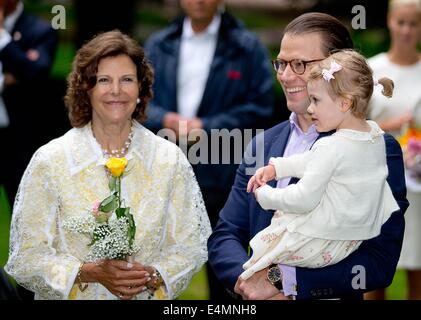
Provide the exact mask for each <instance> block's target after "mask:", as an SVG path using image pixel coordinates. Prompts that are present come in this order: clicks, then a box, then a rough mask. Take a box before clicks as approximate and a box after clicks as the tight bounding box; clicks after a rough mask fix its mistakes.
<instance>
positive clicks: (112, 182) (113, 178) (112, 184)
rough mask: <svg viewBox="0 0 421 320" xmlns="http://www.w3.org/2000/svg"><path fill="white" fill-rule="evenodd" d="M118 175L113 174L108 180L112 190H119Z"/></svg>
mask: <svg viewBox="0 0 421 320" xmlns="http://www.w3.org/2000/svg"><path fill="white" fill-rule="evenodd" d="M116 180H117V178H116V177H113V176H111V177H110V180H109V181H108V187H109V188H110V190H111V192H114V191H117V190H116V188H115V187H116Z"/></svg>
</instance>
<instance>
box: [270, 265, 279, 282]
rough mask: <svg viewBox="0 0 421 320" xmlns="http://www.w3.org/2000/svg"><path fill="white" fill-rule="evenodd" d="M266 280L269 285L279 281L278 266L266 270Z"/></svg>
mask: <svg viewBox="0 0 421 320" xmlns="http://www.w3.org/2000/svg"><path fill="white" fill-rule="evenodd" d="M267 277H268V280H269V282H271V283H276V282H278V281H280V280H281V270H280V269H279V267H278V266H273V267H271V268H270V269H269V270H268V274H267Z"/></svg>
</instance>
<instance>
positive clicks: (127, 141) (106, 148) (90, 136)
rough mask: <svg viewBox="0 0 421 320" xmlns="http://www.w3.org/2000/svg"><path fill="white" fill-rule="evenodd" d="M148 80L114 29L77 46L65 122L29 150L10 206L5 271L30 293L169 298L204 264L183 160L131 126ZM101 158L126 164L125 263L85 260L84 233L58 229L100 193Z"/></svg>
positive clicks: (196, 195)
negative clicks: (128, 234) (130, 224)
mask: <svg viewBox="0 0 421 320" xmlns="http://www.w3.org/2000/svg"><path fill="white" fill-rule="evenodd" d="M152 79H153V73H152V70H151V67H150V65H149V64H148V63H147V61H146V59H145V56H144V52H143V50H142V48H140V47H139V46H138V45H137V43H136V42H135V41H134V40H132V39H131V38H129V37H128V36H126V35H124V34H122V33H120V32H119V31H112V32H107V33H103V34H100V35H98V36H97V37H95V38H94V39H92V40H91V41H90V42H88V43H87V44H85V45H84V46H83V47H82V48H81V49H80V50H79V51H78V53H77V55H76V58H75V60H74V62H73V70H72V72H71V74H70V76H69V78H68V90H67V95H66V97H65V101H66V106H67V108H68V111H69V118H70V121H71V124H72V126H73V129H71V130H70V131H68V132H67V133H66V134H65V135H64V136H62V137H60V138H58V139H55V140H53V141H51V142H49V143H48V144H46V145H44V146H43V147H41V148H40V149H39V150H38V151H37V152H36V153H35V154H34V156H33V158H32V160H31V162H30V163H29V165H28V168H27V169H26V171H25V174H24V176H23V178H22V181H21V184H20V188H19V193H18V196H17V199H16V202H15V206H14V209H13V221H12V226H11V235H10V255H9V260H8V262H7V265H6V268H5V270H6V271H7V272H8V273H9V274H10V275H11V276H12V277H14V278H15V279H16V281H17V282H18V283H19V284H21V285H22V286H24V287H26V288H28V289H29V290H31V291H34V292H35V299H118V298H119V299H127V300H128V299H160V298H164V299H174V298H176V297H177V296H178V295H179V294H180V293H181V292H182V291H183V290H184V289H185V288H186V287H187V285H188V284H189V281H190V279H191V277H192V275H193V274H194V273H195V272H197V271H198V270H199V269H200V267H201V266H202V265H203V263H204V262H205V261H206V259H207V250H206V241H207V239H208V236H209V234H210V231H211V230H210V224H209V220H208V218H207V214H206V210H205V207H204V205H203V200H202V195H201V193H200V191H199V187H198V185H197V182H196V179H195V176H194V174H193V171H192V169H191V166H190V164H189V162H188V161H187V159H186V157H185V156H184V154H183V153H182V152H181V150H180V149H179V148H178V147H177V146H176V145H174V144H172V143H170V142H168V141H166V140H164V139H162V138H159V137H157V136H155V135H154V134H153V133H151V132H150V131H149V130H147V129H145V128H144V127H143V126H142V125H141V124H140V123H139V121H141V120H143V119H144V114H145V108H146V105H147V103H148V101H149V99H150V98H151V96H152V92H151V85H152ZM110 157H113V158H124V159H127V161H128V164H127V170H126V172H125V173H124V175H122V176H121V184H120V186H121V198H122V199H124V201H123V202H124V204H125V206H126V207H130V208H131V212H132V214H133V221H134V224H135V226H136V233H135V237H134V244H135V245H136V246H137V247H138V248H139V250H137V251H136V252H135V253H134V254H133V256H132V257H131V258H132V259H131V260H130V262H127V261H125V260H118V259H105V260H98V261H92V260H89V259H88V260H86V257H87V256H89V255H90V250H91V249H92V246H90V245H91V244H92V243H91V241H92V237H89V236H87V235H84V234H80V233H75V232H71V231H69V230H68V229H66V228H64V227H63V226H64V225H65V224H66V222H69V221H70V220H71V219H74V218H75V217H83V216H85V215H86V214H89V211H91V212H92V207H93V204H95V203H97V204H98V200H101V199H104V198H107V196H109V194H110V190H109V188H111V187H109V181H110V180H109V175H110V172H109V171H108V170H107V169H106V167H105V166H104V164H105V163H106V161H107V159H108V158H110ZM97 209H98V205H97ZM110 219H112V218H110ZM158 293H159V294H158Z"/></svg>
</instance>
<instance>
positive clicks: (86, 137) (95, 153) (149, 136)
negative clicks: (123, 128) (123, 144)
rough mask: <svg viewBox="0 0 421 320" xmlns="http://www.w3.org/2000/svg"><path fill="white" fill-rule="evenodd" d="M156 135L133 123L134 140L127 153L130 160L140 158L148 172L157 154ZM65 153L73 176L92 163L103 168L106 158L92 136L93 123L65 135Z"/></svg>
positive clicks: (135, 122)
mask: <svg viewBox="0 0 421 320" xmlns="http://www.w3.org/2000/svg"><path fill="white" fill-rule="evenodd" d="M155 137H156V136H155V134H153V133H152V132H151V131H149V130H148V129H146V128H145V127H144V126H142V125H141V124H140V123H139V122H137V121H133V139H132V143H131V145H130V148H129V152H128V153H127V156H126V158H127V159H128V160H131V159H133V158H134V157H138V158H139V159H140V160H141V161H142V162H143V163H144V165H145V167H146V168H147V170H148V171H151V168H152V161H153V158H154V154H155V148H156V141H155V139H154V138H155ZM64 152H65V155H66V160H67V164H68V166H69V169H70V173H71V174H72V175H74V174H76V173H78V172H80V171H82V170H84V169H86V168H87V167H88V166H89V165H91V164H92V163H96V165H97V166H99V165H101V166H103V165H104V164H105V162H106V161H107V159H105V158H104V156H103V154H102V150H101V146H100V145H99V144H98V142H97V141H96V140H95V138H94V136H93V134H92V127H91V123H88V124H87V125H85V126H84V127H82V128H73V129H71V130H70V131H68V132H67V133H66V134H65V135H64Z"/></svg>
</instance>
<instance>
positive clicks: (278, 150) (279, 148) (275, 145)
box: [265, 121, 291, 188]
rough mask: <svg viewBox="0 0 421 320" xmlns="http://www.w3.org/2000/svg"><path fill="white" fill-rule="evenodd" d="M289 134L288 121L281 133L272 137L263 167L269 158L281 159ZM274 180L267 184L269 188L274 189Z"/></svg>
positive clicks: (289, 126)
mask: <svg viewBox="0 0 421 320" xmlns="http://www.w3.org/2000/svg"><path fill="white" fill-rule="evenodd" d="M290 133H291V125H290V123H289V121H288V122H287V123H286V125H285V126H284V127H283V128H282V129H281V131H280V132H279V133H278V134H277V135H276V136H274V137H273V139H272V141H271V143H270V149H269V152H268V154H267V158H266V159H265V165H266V164H267V163H268V162H269V159H270V158H271V157H281V156H282V155H283V154H284V152H285V148H286V146H287V143H288V140H289V135H290ZM276 183H277V181H276V180H273V181H271V182H269V183H268V184H269V185H270V186H271V187H274V188H275V187H276Z"/></svg>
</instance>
